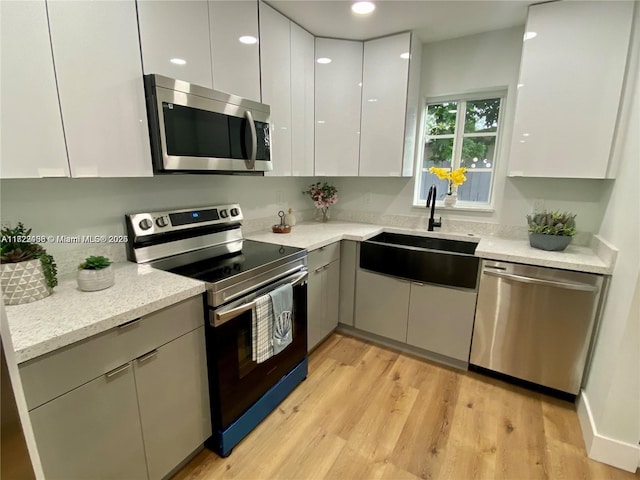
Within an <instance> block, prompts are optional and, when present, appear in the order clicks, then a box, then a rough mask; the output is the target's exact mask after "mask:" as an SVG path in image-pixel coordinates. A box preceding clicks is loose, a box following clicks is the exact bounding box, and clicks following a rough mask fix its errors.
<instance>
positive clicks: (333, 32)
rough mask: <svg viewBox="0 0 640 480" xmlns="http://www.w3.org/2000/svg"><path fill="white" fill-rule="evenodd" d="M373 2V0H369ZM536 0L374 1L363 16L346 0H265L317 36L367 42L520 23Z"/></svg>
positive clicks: (432, 37) (446, 35)
mask: <svg viewBox="0 0 640 480" xmlns="http://www.w3.org/2000/svg"><path fill="white" fill-rule="evenodd" d="M374 1H375V0H374ZM536 1H537V2H539V1H540V0H498V1H496V0H413V1H405V0H378V1H375V4H376V9H375V11H374V12H373V13H371V14H369V15H365V16H356V15H354V14H352V13H351V4H352V3H353V2H351V1H348V0H341V1H336V0H268V1H267V3H268V4H269V5H271V6H272V7H273V8H275V9H276V10H278V11H279V12H280V13H282V14H284V15H286V16H287V17H289V18H290V19H291V20H293V21H294V22H296V23H298V24H299V25H301V26H302V27H304V28H306V29H307V30H308V31H309V32H311V33H312V34H314V35H315V36H318V37H334V38H344V39H350V40H367V39H370V38H375V37H382V36H385V35H389V34H392V33H397V32H402V31H406V30H412V31H414V32H416V33H417V34H418V36H419V37H420V40H422V42H423V43H427V42H435V41H438V40H446V39H450V38H456V37H464V36H466V35H473V34H476V33H482V32H488V31H491V30H499V29H502V28H509V27H514V26H517V25H524V23H525V19H526V16H527V7H528V6H529V5H530V4H532V3H536Z"/></svg>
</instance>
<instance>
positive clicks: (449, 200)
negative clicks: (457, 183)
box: [444, 193, 458, 207]
mask: <svg viewBox="0 0 640 480" xmlns="http://www.w3.org/2000/svg"><path fill="white" fill-rule="evenodd" d="M457 201H458V194H457V193H447V194H446V195H445V196H444V206H445V207H453V206H454V205H455V204H456V202H457Z"/></svg>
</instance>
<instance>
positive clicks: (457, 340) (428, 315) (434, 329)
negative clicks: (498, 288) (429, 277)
mask: <svg viewBox="0 0 640 480" xmlns="http://www.w3.org/2000/svg"><path fill="white" fill-rule="evenodd" d="M476 296H477V294H476V292H474V291H465V290H459V289H453V288H444V287H439V286H436V285H425V284H422V283H417V282H411V295H410V299H409V321H408V326H407V343H408V344H409V345H413V346H414V347H419V348H422V349H424V350H428V351H430V352H434V353H437V354H440V355H445V356H447V357H450V358H455V359H456V360H460V361H462V362H468V361H469V350H470V345H471V334H472V333H473V318H474V315H475V309H476Z"/></svg>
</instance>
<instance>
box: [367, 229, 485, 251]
mask: <svg viewBox="0 0 640 480" xmlns="http://www.w3.org/2000/svg"><path fill="white" fill-rule="evenodd" d="M368 241H370V242H380V243H388V244H390V245H402V246H405V247H415V248H425V249H427V250H442V251H444V252H453V253H465V254H467V255H473V254H475V253H476V247H477V246H478V244H477V243H475V242H464V241H461V240H449V239H447V238H432V237H418V236H414V235H403V234H400V233H381V234H380V235H376V236H375V237H373V238H370V239H369V240H368Z"/></svg>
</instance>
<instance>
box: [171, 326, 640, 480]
mask: <svg viewBox="0 0 640 480" xmlns="http://www.w3.org/2000/svg"><path fill="white" fill-rule="evenodd" d="M174 478H175V479H177V480H203V479H224V478H229V479H251V480H254V479H315V478H327V479H333V478H335V479H340V480H349V479H362V480H369V479H393V480H396V479H398V480H405V479H406V480H408V479H419V478H422V479H453V480H463V479H509V480H511V479H538V478H540V479H553V480H555V479H567V480H573V479H594V480H595V479H597V480H601V479H635V480H638V478H640V476H636V475H633V474H631V473H627V472H624V471H622V470H618V469H616V468H613V467H609V466H607V465H604V464H601V463H598V462H595V461H593V460H590V459H588V458H587V457H586V454H585V450H584V444H583V440H582V434H581V431H580V426H579V424H578V418H577V415H576V413H575V409H574V406H573V405H572V404H570V403H567V402H564V401H561V400H555V399H553V398H550V397H547V396H544V395H542V394H538V393H535V392H530V391H528V390H525V389H522V388H519V387H515V386H512V385H509V384H506V383H504V382H501V381H499V380H494V379H490V378H488V377H485V376H481V375H478V374H475V373H469V372H460V371H456V370H452V369H448V368H445V367H441V366H439V365H435V364H432V363H429V362H427V361H423V360H418V359H415V358H412V357H409V356H406V355H403V354H398V353H397V352H393V351H390V350H387V349H384V348H381V347H378V346H375V345H372V344H369V343H366V342H363V341H361V340H358V339H354V338H351V337H347V336H343V335H339V334H335V335H333V336H332V337H331V338H329V339H328V340H327V341H326V342H325V343H324V344H323V345H321V346H320V347H319V348H318V349H317V350H316V351H315V352H314V353H313V354H312V355H311V357H310V365H309V376H308V378H307V379H306V380H305V381H304V382H303V383H302V384H301V385H300V386H298V388H297V389H296V390H295V391H294V392H292V393H291V394H290V395H289V397H288V398H287V399H286V400H285V401H284V402H283V403H282V404H281V405H280V407H279V408H278V409H276V410H275V411H274V412H273V413H272V414H271V415H270V416H269V417H267V418H266V419H265V421H264V422H262V423H261V424H260V425H259V426H258V427H257V428H256V429H255V430H254V431H253V432H252V433H251V434H249V436H248V437H247V438H245V439H244V440H243V441H242V442H241V443H240V444H239V445H238V446H236V448H235V449H234V451H233V452H232V454H231V455H230V456H229V457H228V458H226V459H222V458H219V457H218V456H217V455H215V454H214V453H212V452H210V451H208V450H205V451H203V452H201V453H200V454H199V455H197V456H196V457H195V458H194V459H193V460H192V461H191V462H190V463H189V464H187V465H186V466H185V468H183V469H182V470H181V471H180V472H179V473H178V474H177V475H176V477H174Z"/></svg>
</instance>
